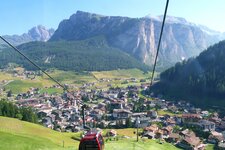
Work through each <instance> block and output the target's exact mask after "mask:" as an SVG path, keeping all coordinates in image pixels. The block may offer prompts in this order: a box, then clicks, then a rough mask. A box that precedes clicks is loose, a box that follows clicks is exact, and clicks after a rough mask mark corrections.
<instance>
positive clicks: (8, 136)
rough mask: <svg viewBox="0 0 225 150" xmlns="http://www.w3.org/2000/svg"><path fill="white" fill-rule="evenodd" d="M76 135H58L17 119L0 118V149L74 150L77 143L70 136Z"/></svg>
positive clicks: (58, 133) (76, 134)
mask: <svg viewBox="0 0 225 150" xmlns="http://www.w3.org/2000/svg"><path fill="white" fill-rule="evenodd" d="M73 135H75V136H79V134H78V133H60V132H56V131H53V130H51V129H48V128H45V127H42V126H40V125H36V124H32V123H28V122H24V121H20V120H17V119H12V118H7V117H0V149H14V148H16V149H61V148H62V143H63V141H64V143H65V147H66V148H68V149H71V148H73V149H75V148H77V147H78V144H79V142H78V141H75V140H72V139H71V136H73Z"/></svg>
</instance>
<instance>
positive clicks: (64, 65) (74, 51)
mask: <svg viewBox="0 0 225 150" xmlns="http://www.w3.org/2000/svg"><path fill="white" fill-rule="evenodd" d="M18 48H19V49H20V50H21V52H23V53H24V54H25V55H27V56H28V57H29V58H30V59H31V60H33V61H35V62H36V63H37V64H38V65H40V66H41V67H42V68H43V69H47V68H57V69H60V70H71V71H101V70H114V69H128V68H139V69H141V70H147V69H148V67H147V66H146V65H144V64H142V63H140V62H138V61H137V60H136V59H134V58H133V57H131V56H129V55H128V54H127V53H124V52H122V51H120V50H119V49H115V48H111V47H109V46H108V45H107V42H106V41H105V39H104V38H103V37H94V38H91V39H87V40H83V41H70V42H67V41H58V42H30V43H26V44H22V45H20V46H18ZM0 62H1V64H0V67H1V68H3V67H4V66H6V65H7V64H8V63H10V62H13V63H16V64H19V65H22V66H23V67H25V68H26V69H29V70H30V69H31V70H33V69H36V68H35V67H34V66H32V65H31V64H30V63H28V62H27V60H25V59H24V58H23V57H21V56H19V54H17V53H16V52H14V51H13V50H12V49H3V50H2V51H1V52H0Z"/></svg>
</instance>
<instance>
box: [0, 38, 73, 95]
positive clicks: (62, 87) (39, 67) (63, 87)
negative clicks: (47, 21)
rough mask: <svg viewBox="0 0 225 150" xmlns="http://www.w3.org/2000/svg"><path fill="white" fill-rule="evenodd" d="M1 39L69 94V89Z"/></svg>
mask: <svg viewBox="0 0 225 150" xmlns="http://www.w3.org/2000/svg"><path fill="white" fill-rule="evenodd" d="M0 38H1V39H2V40H3V41H4V42H5V43H7V44H8V45H9V46H10V47H11V48H13V49H14V50H15V51H16V52H18V53H19V54H20V55H21V56H23V57H24V58H25V59H26V60H27V61H29V62H30V63H31V64H32V65H34V66H35V67H36V68H38V69H39V70H40V71H41V72H43V73H44V74H45V75H47V76H48V77H49V78H50V79H51V80H52V81H54V82H55V83H56V84H58V85H59V86H60V87H62V88H63V90H64V91H67V92H68V93H70V92H69V90H68V89H67V88H65V87H64V86H63V85H62V84H61V83H59V82H58V81H57V80H56V79H54V78H53V77H52V76H50V75H49V74H48V73H47V72H46V71H44V70H43V69H41V67H39V66H38V65H37V64H36V63H34V62H33V61H32V60H31V59H30V58H28V57H27V56H26V55H24V54H23V53H22V52H21V51H20V50H19V49H18V48H16V47H15V46H13V45H12V44H11V43H9V42H8V41H7V40H6V39H5V38H3V37H2V36H0Z"/></svg>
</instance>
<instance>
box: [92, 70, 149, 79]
mask: <svg viewBox="0 0 225 150" xmlns="http://www.w3.org/2000/svg"><path fill="white" fill-rule="evenodd" d="M92 74H93V75H94V76H95V77H96V78H98V79H101V78H107V79H110V78H111V79H112V78H123V79H127V78H138V79H140V78H148V77H151V76H150V75H151V73H147V74H143V72H142V71H141V70H139V69H120V70H112V71H101V72H92Z"/></svg>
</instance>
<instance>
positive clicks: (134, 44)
mask: <svg viewBox="0 0 225 150" xmlns="http://www.w3.org/2000/svg"><path fill="white" fill-rule="evenodd" d="M161 24H162V16H159V17H151V16H147V17H143V18H128V17H118V16H102V15H97V14H91V13H87V12H81V11H78V12H77V13H76V14H74V15H72V16H71V17H70V18H69V19H68V20H63V21H62V22H61V23H60V24H59V27H58V29H57V30H56V31H55V33H54V35H53V36H52V37H51V39H50V41H58V40H71V41H72V40H83V39H86V38H90V37H94V36H99V35H104V36H105V37H106V38H107V41H108V43H109V45H111V46H113V47H117V48H119V49H121V50H123V51H125V52H127V53H129V54H130V55H132V56H134V57H135V58H137V59H138V60H140V61H141V62H144V63H146V64H148V65H152V64H153V62H154V57H155V54H156V49H157V44H158V39H159V32H160V28H161ZM221 38H223V36H221V34H220V33H217V34H210V33H208V32H207V31H206V30H205V29H203V28H202V27H201V26H197V25H195V24H193V23H189V22H187V21H186V20H185V19H183V18H176V17H170V16H169V17H168V18H167V21H166V25H165V28H164V33H163V39H162V43H161V48H160V53H159V59H158V65H159V66H161V67H169V66H171V65H173V64H174V63H175V62H177V61H181V60H183V59H186V58H189V57H192V56H196V55H198V54H199V53H200V52H201V51H203V50H204V49H206V48H207V47H208V46H209V45H211V44H214V43H215V42H217V41H219V40H221Z"/></svg>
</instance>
